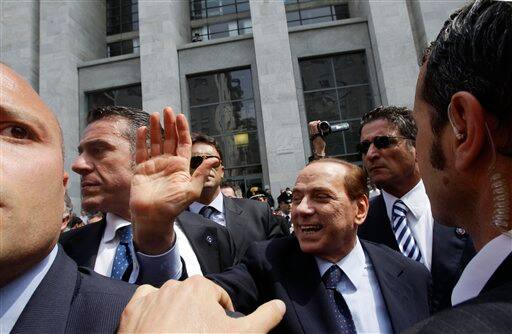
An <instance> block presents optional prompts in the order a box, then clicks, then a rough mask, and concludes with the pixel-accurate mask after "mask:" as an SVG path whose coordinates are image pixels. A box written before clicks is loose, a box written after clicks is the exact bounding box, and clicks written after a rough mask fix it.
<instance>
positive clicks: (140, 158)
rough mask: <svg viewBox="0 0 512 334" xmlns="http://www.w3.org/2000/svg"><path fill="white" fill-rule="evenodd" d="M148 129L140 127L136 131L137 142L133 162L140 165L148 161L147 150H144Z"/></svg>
mask: <svg viewBox="0 0 512 334" xmlns="http://www.w3.org/2000/svg"><path fill="white" fill-rule="evenodd" d="M147 131H148V129H147V128H146V127H145V126H141V127H140V128H138V129H137V140H136V143H135V162H136V163H137V164H140V163H142V162H144V161H146V160H147V159H148V150H147V148H146V133H147Z"/></svg>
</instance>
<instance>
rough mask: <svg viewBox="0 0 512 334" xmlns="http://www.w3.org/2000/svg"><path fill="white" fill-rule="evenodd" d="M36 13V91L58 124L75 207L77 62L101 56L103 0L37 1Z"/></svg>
mask: <svg viewBox="0 0 512 334" xmlns="http://www.w3.org/2000/svg"><path fill="white" fill-rule="evenodd" d="M40 14H41V15H40V22H39V25H40V36H39V40H40V41H41V43H40V53H39V63H40V70H39V94H40V95H41V97H42V98H43V100H44V101H45V102H46V103H47V104H48V105H49V106H50V108H51V109H52V110H53V111H54V112H55V114H56V115H57V118H58V119H59V122H60V125H61V127H62V131H63V135H64V143H65V150H64V152H65V164H64V166H65V168H66V171H68V172H69V174H70V177H71V178H70V185H69V192H70V197H71V198H72V200H73V203H74V204H75V206H77V207H79V203H80V177H79V176H78V175H77V174H75V173H74V172H72V171H71V163H72V162H73V160H74V158H75V157H76V155H77V151H76V147H77V146H78V143H79V138H80V133H79V132H80V130H79V95H78V94H79V93H78V67H77V65H78V64H79V63H80V62H83V61H88V60H93V59H98V58H104V57H105V53H106V51H105V50H106V38H105V35H106V28H105V22H106V9H105V1H41V2H40Z"/></svg>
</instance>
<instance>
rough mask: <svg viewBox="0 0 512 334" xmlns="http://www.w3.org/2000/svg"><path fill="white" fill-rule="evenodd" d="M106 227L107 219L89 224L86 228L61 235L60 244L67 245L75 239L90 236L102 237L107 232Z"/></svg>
mask: <svg viewBox="0 0 512 334" xmlns="http://www.w3.org/2000/svg"><path fill="white" fill-rule="evenodd" d="M105 225H106V221H105V219H102V220H100V221H99V222H97V223H92V224H87V225H85V226H82V227H79V228H75V229H72V230H69V231H67V232H64V233H62V234H61V236H60V238H59V243H60V244H62V245H65V244H67V243H68V242H70V241H71V240H73V239H75V238H81V237H84V236H88V235H102V234H103V231H104V230H105Z"/></svg>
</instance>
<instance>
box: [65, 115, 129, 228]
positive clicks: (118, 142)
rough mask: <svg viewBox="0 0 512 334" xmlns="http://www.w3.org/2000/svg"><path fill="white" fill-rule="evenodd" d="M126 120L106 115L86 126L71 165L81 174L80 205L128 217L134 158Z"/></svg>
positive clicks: (90, 209) (89, 209)
mask: <svg viewBox="0 0 512 334" xmlns="http://www.w3.org/2000/svg"><path fill="white" fill-rule="evenodd" d="M127 127H128V121H127V120H125V119H123V118H120V117H107V118H103V119H100V120H98V121H96V122H93V123H91V124H89V126H87V128H86V129H85V131H84V133H83V136H82V140H81V141H80V145H79V146H78V153H79V156H78V157H77V158H76V160H75V161H74V162H73V165H72V166H71V168H72V169H73V171H74V172H76V173H78V174H80V176H81V189H82V207H83V208H84V209H85V210H87V211H101V212H112V213H115V214H117V215H119V216H121V217H123V218H125V219H128V220H129V219H130V217H129V201H130V187H131V180H132V176H133V160H132V153H131V151H130V142H129V140H128V139H127V138H126V130H127Z"/></svg>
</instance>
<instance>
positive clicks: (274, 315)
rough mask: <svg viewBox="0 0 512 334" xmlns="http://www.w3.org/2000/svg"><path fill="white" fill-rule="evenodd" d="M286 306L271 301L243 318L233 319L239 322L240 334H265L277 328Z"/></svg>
mask: <svg viewBox="0 0 512 334" xmlns="http://www.w3.org/2000/svg"><path fill="white" fill-rule="evenodd" d="M285 312H286V306H285V305H284V303H283V302H282V301H281V300H279V299H274V300H271V301H269V302H267V303H265V304H263V305H261V306H260V307H258V308H257V309H256V311H254V312H253V313H251V314H249V315H248V316H245V317H243V318H238V319H235V321H237V322H240V323H241V326H240V327H238V326H237V328H239V329H241V330H240V331H241V332H253V333H267V332H269V331H270V330H271V329H272V328H274V327H275V326H277V325H278V324H279V322H280V321H281V319H283V316H284V313H285Z"/></svg>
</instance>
